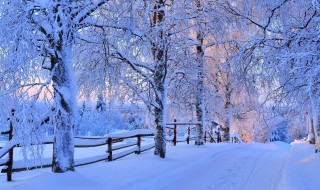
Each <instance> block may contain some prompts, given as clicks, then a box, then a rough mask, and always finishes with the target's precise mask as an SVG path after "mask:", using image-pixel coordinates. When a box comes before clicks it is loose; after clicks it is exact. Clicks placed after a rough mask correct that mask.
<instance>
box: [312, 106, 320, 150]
mask: <svg viewBox="0 0 320 190" xmlns="http://www.w3.org/2000/svg"><path fill="white" fill-rule="evenodd" d="M312 108H313V109H312V120H313V129H314V135H315V143H316V149H315V152H316V153H317V152H319V151H320V127H319V103H318V102H314V103H313V105H312Z"/></svg>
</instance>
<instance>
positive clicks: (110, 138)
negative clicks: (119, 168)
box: [0, 128, 155, 181]
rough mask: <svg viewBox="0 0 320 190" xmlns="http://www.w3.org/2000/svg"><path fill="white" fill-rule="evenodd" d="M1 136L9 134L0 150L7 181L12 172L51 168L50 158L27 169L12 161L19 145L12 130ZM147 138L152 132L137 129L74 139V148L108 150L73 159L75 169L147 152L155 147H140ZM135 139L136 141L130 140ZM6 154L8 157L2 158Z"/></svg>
mask: <svg viewBox="0 0 320 190" xmlns="http://www.w3.org/2000/svg"><path fill="white" fill-rule="evenodd" d="M1 134H9V141H8V142H7V143H6V144H5V146H4V147H2V148H1V149H0V166H5V167H4V168H3V169H2V171H1V173H7V180H8V181H11V178H12V173H13V172H18V171H24V170H30V169H35V168H38V167H42V168H45V167H51V166H52V158H44V159H42V160H41V163H40V164H39V163H33V164H31V165H29V166H28V167H26V166H25V164H24V162H23V161H22V160H19V161H13V149H14V148H15V147H20V145H19V144H18V142H17V141H16V140H15V139H12V128H11V129H10V130H9V131H8V132H3V133H1ZM148 136H154V132H153V130H149V129H138V130H134V131H130V132H125V133H118V134H109V135H107V136H105V137H101V138H86V137H79V138H78V137H75V143H74V144H75V148H89V147H97V146H103V145H108V148H107V150H106V152H105V153H104V154H103V155H98V156H93V157H89V158H82V159H75V167H77V166H83V165H87V164H92V163H96V162H99V161H103V160H107V161H113V160H116V159H119V158H122V157H124V156H127V155H129V154H132V153H136V154H140V153H141V152H144V151H146V150H149V149H151V148H153V147H154V146H155V145H154V143H149V144H147V145H143V146H142V143H141V141H142V137H148ZM135 138H136V141H134V140H132V139H135ZM126 139H131V140H130V141H128V142H125V141H124V140H126ZM42 144H53V137H47V138H46V139H44V141H43V142H42ZM121 149H122V150H123V151H120V152H119V151H118V152H117V153H114V151H117V150H121ZM7 154H8V155H9V156H8V157H6V158H4V157H5V155H7Z"/></svg>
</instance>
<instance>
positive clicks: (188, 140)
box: [187, 127, 190, 144]
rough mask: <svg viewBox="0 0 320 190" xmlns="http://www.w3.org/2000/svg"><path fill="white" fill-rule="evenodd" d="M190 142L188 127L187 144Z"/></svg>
mask: <svg viewBox="0 0 320 190" xmlns="http://www.w3.org/2000/svg"><path fill="white" fill-rule="evenodd" d="M189 142H190V127H188V136H187V144H189Z"/></svg>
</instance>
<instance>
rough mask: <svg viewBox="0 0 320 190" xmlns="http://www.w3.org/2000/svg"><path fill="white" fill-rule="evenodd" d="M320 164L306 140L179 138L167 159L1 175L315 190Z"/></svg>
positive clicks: (33, 181) (17, 180)
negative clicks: (192, 141) (185, 140)
mask: <svg viewBox="0 0 320 190" xmlns="http://www.w3.org/2000/svg"><path fill="white" fill-rule="evenodd" d="M101 158H106V155H104V156H102V157H101ZM319 163H320V156H319V154H314V146H312V145H309V144H308V143H306V142H303V143H293V144H292V145H289V144H286V143H282V142H274V143H268V144H260V143H241V144H231V143H220V144H211V143H206V144H205V145H204V146H194V145H191V144H190V145H187V144H185V143H179V144H178V145H177V146H175V147H172V146H169V147H168V149H167V156H166V158H165V159H162V158H159V157H157V156H154V155H153V151H146V152H143V153H141V154H140V155H135V154H131V155H129V156H127V157H124V158H121V159H119V160H116V161H113V162H104V161H102V162H98V163H95V164H91V165H87V166H81V167H77V168H76V171H75V172H67V173H63V174H55V173H52V172H51V169H50V168H48V169H38V170H32V171H26V172H18V173H14V174H13V179H14V181H13V182H6V178H5V174H1V175H0V188H1V189H24V190H28V189H30V190H31V189H32V190H38V189H39V190H42V189H46V190H49V189H77V190H81V189H137V190H142V189H159V190H160V189H166V190H167V189H168V190H170V189H199V190H201V189H215V190H229V189H230V190H237V189H244V190H257V189H259V190H263V189H266V190H270V189H275V190H277V189H279V190H282V189H283V190H295V189H297V190H298V189H308V190H317V189H319V187H320V180H319V179H318V178H317V177H318V176H317V173H318V172H319V171H320V164H319Z"/></svg>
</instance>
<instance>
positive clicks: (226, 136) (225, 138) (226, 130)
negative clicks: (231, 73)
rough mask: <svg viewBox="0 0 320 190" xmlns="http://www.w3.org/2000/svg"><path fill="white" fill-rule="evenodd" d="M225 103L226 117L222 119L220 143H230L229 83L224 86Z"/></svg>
mask: <svg viewBox="0 0 320 190" xmlns="http://www.w3.org/2000/svg"><path fill="white" fill-rule="evenodd" d="M225 98H226V99H225V103H224V109H225V112H226V116H225V119H224V124H223V125H222V132H221V136H222V142H229V141H230V109H231V89H230V83H227V84H226V95H225Z"/></svg>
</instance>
